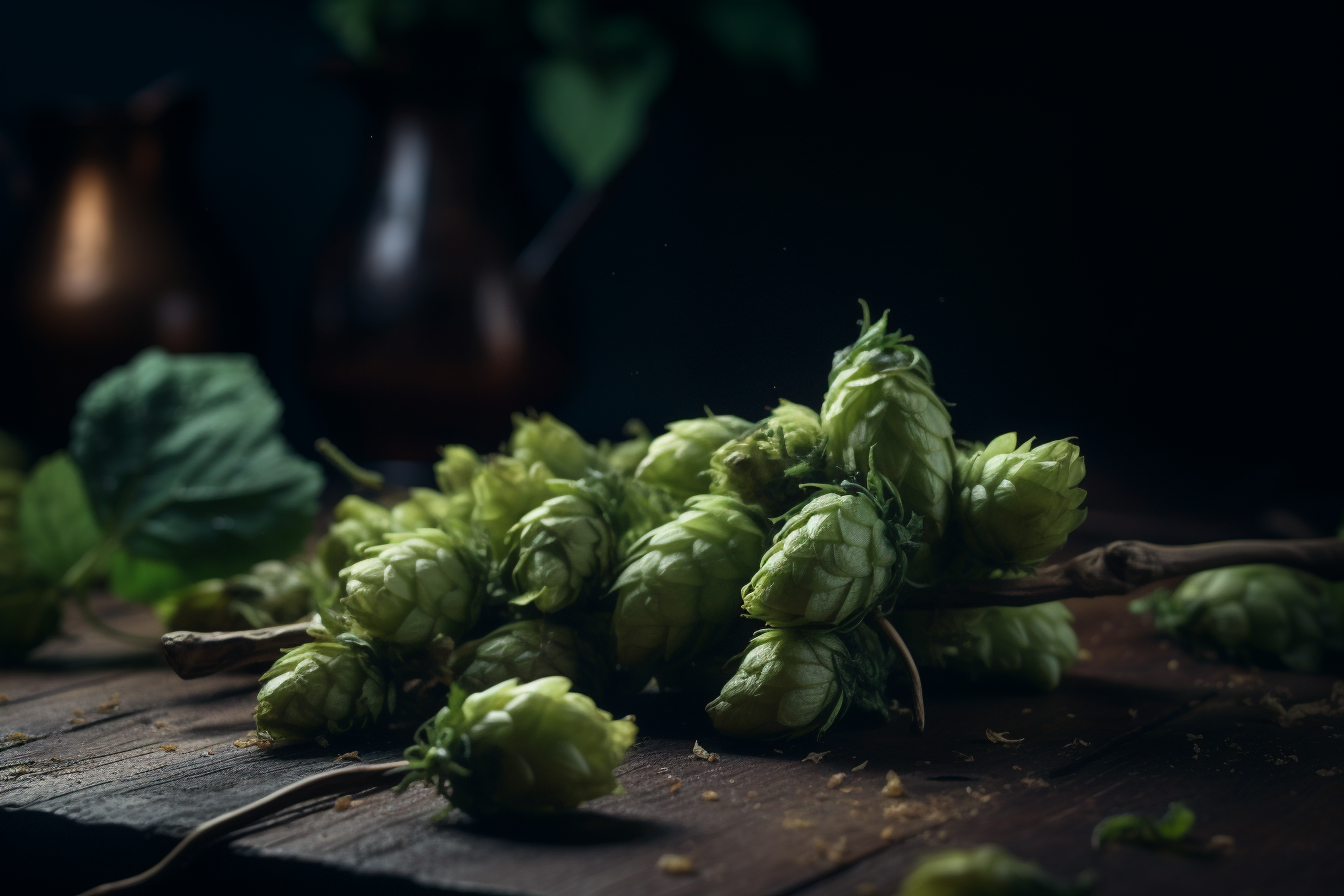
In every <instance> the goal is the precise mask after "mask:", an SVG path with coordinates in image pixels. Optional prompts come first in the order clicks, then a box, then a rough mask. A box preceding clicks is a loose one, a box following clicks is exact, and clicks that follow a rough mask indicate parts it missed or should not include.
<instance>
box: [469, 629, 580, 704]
mask: <svg viewBox="0 0 1344 896" xmlns="http://www.w3.org/2000/svg"><path fill="white" fill-rule="evenodd" d="M449 662H450V665H451V666H452V668H453V669H454V670H458V671H456V674H454V676H453V678H452V681H453V684H455V685H458V686H460V687H461V688H462V689H463V690H465V691H466V692H467V693H469V694H474V693H477V692H478V691H484V690H485V689H487V688H491V687H494V686H495V685H497V684H499V683H501V682H505V681H508V680H509V679H516V680H518V681H521V682H528V681H536V680H537V679H539V678H548V677H550V676H554V675H561V676H564V677H565V678H568V679H569V680H570V681H572V682H573V683H574V684H575V686H579V687H582V688H583V689H584V693H587V694H597V695H600V694H601V692H602V691H603V690H604V684H605V679H606V671H605V668H604V667H603V663H602V660H601V659H600V658H599V657H598V655H597V652H596V651H595V650H593V648H592V646H591V645H590V644H589V643H588V641H587V640H586V639H584V638H583V637H582V636H581V635H580V634H579V633H578V632H576V631H575V630H574V629H572V628H570V627H569V626H567V625H558V624H556V623H554V622H551V621H550V620H548V619H525V620H522V621H520V622H513V623H510V624H508V625H505V626H501V627H500V628H497V629H495V630H494V631H493V632H491V633H490V634H488V635H486V636H485V637H484V638H481V639H480V640H478V641H472V642H470V643H468V644H464V645H463V646H462V647H460V648H458V650H456V651H455V652H454V653H453V656H452V658H451V659H450V661H449Z"/></svg>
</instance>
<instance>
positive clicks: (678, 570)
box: [612, 495, 766, 670]
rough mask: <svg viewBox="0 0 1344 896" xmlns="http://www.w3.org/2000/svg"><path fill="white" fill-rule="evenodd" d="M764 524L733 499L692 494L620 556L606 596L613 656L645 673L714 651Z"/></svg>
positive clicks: (762, 538) (737, 607) (733, 614)
mask: <svg viewBox="0 0 1344 896" xmlns="http://www.w3.org/2000/svg"><path fill="white" fill-rule="evenodd" d="M765 542H766V534H765V521H764V520H763V519H762V518H761V516H760V515H759V514H758V513H757V512H755V511H754V510H753V509H752V508H750V507H748V506H747V505H745V504H743V503H742V502H741V501H739V500H738V499H737V498H731V497H726V496H720V495H698V496H696V497H693V498H691V499H690V500H689V501H687V502H686V509H685V511H683V512H682V514H681V515H680V516H678V517H677V518H676V519H675V520H673V521H672V522H669V523H666V524H664V525H662V526H659V527H658V528H656V529H654V530H652V531H650V532H648V533H647V534H646V535H645V536H644V537H643V538H641V539H640V540H639V541H638V542H636V543H635V544H634V546H633V547H632V548H631V549H630V552H629V554H628V555H627V557H626V559H625V561H624V565H623V567H622V569H621V572H620V577H619V578H618V579H617V580H616V584H615V585H613V586H612V591H613V592H614V593H615V594H616V610H615V615H614V616H613V618H612V627H613V630H614V632H615V635H616V656H617V659H618V660H619V662H620V664H621V666H622V667H624V668H626V669H649V670H651V669H652V668H654V667H657V666H661V665H666V664H670V663H675V662H678V661H680V660H685V659H689V658H691V657H694V656H698V655H700V654H701V653H703V652H705V651H706V650H710V649H712V648H713V647H715V646H716V645H717V643H718V642H719V640H720V639H721V638H722V637H723V635H724V633H725V632H726V631H727V630H728V629H729V628H730V627H731V626H732V624H733V622H734V621H735V620H736V619H737V618H738V616H739V614H740V612H741V603H742V586H743V585H745V584H746V583H747V582H748V581H749V580H750V579H751V576H752V573H754V572H755V571H756V568H757V566H758V564H759V563H760V559H761V553H762V552H763V551H764V550H765Z"/></svg>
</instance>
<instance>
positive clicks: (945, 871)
mask: <svg viewBox="0 0 1344 896" xmlns="http://www.w3.org/2000/svg"><path fill="white" fill-rule="evenodd" d="M1085 892H1087V888H1086V887H1085V886H1077V887H1068V886H1064V885H1062V884H1060V883H1059V882H1058V881H1056V880H1055V879H1054V878H1052V877H1051V876H1050V875H1048V874H1046V873H1045V871H1043V870H1041V867H1040V866H1039V865H1036V864H1035V863H1032V862H1024V861H1022V860H1021V859H1019V858H1017V857H1016V856H1014V855H1013V854H1012V853H1010V852H1008V850H1006V849H1004V848H1003V847H1002V846H995V845H986V846H977V847H975V848H973V849H945V850H942V851H940V852H935V853H933V854H931V855H927V856H925V857H924V858H922V859H920V862H919V864H918V865H916V866H915V870H914V871H911V872H910V874H909V875H908V876H907V877H906V878H905V881H904V883H902V884H901V889H900V890H899V891H898V892H897V896H1069V894H1081V893H1085Z"/></svg>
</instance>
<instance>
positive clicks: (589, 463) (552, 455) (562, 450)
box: [509, 414, 601, 479]
mask: <svg viewBox="0 0 1344 896" xmlns="http://www.w3.org/2000/svg"><path fill="white" fill-rule="evenodd" d="M509 453H510V454H512V455H513V456H514V457H516V458H518V460H520V461H522V462H523V463H525V464H534V463H537V462H541V463H543V464H545V465H546V467H547V468H548V469H550V471H551V472H552V473H554V474H555V475H556V476H558V477H560V478H561V479H582V478H583V477H584V476H585V475H587V473H588V471H589V470H592V469H595V468H597V467H599V466H600V463H601V461H600V459H599V457H598V452H597V449H596V448H595V447H593V446H592V445H589V444H588V443H587V442H585V441H584V440H583V438H582V437H581V436H580V435H579V434H578V433H577V432H575V431H574V430H572V429H570V428H569V427H568V426H566V425H565V424H563V423H561V422H560V421H559V420H557V419H555V418H554V417H552V416H551V415H550V414H542V415H541V416H540V417H535V416H533V417H529V416H526V415H524V414H514V415H513V435H512V436H510V437H509Z"/></svg>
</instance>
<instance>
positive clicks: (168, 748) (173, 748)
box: [159, 744, 177, 753]
mask: <svg viewBox="0 0 1344 896" xmlns="http://www.w3.org/2000/svg"><path fill="white" fill-rule="evenodd" d="M159 749H160V750H162V751H163V752H165V753H176V752H177V744H159Z"/></svg>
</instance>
